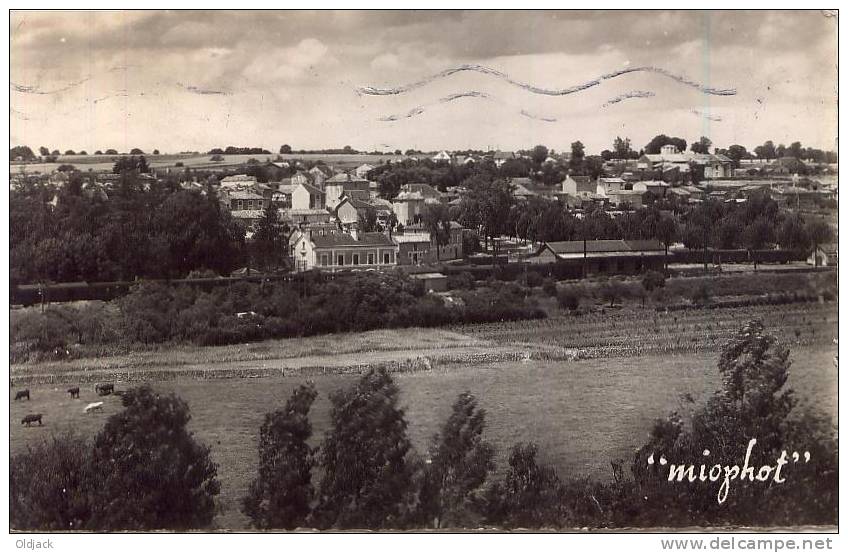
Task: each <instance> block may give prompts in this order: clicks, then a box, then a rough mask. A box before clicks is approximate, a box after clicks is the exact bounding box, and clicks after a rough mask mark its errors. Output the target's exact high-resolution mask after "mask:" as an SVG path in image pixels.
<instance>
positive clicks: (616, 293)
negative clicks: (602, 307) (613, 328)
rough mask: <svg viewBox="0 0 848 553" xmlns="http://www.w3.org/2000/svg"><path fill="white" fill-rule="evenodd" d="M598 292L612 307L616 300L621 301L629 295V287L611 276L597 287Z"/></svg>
mask: <svg viewBox="0 0 848 553" xmlns="http://www.w3.org/2000/svg"><path fill="white" fill-rule="evenodd" d="M598 293H599V294H600V296H601V299H602V300H604V301H608V302H609V304H610V307H612V306H613V305H615V302H616V301H621V300H622V299H624V298H625V297H627V296H628V295H630V289H629V288H628V286H627V285H626V284H625V283H623V282H621V281H620V280H618V279H615V278H611V279H609V280H607V281H606V282H604V283H603V284H602V285H601V287H600V288H599V289H598Z"/></svg>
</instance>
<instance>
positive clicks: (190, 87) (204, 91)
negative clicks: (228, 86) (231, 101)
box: [177, 82, 231, 96]
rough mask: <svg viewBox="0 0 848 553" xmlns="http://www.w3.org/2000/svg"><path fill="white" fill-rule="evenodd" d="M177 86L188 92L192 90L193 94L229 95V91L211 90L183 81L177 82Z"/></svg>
mask: <svg viewBox="0 0 848 553" xmlns="http://www.w3.org/2000/svg"><path fill="white" fill-rule="evenodd" d="M177 86H178V87H180V88H182V89H183V90H187V91H189V92H193V93H194V94H201V95H204V96H205V95H210V96H229V95H230V94H231V93H230V92H227V91H225V90H212V89H209V88H200V87H197V86H194V85H187V84H183V83H179V82H178V83H177Z"/></svg>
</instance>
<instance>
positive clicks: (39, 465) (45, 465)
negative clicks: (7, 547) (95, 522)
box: [9, 434, 96, 532]
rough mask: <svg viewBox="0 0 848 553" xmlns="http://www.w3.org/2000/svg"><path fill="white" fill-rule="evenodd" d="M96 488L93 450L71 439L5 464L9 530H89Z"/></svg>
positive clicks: (55, 440) (46, 444)
mask: <svg viewBox="0 0 848 553" xmlns="http://www.w3.org/2000/svg"><path fill="white" fill-rule="evenodd" d="M95 486H96V482H95V481H94V478H93V475H92V473H91V447H90V444H88V443H87V442H86V441H85V440H83V439H81V438H78V437H76V436H74V435H73V434H63V435H60V436H54V437H53V438H52V439H51V441H49V442H48V441H45V442H43V443H40V444H38V445H36V446H28V447H27V450H26V452H25V453H19V454H17V455H14V456H12V458H11V459H10V464H9V524H10V526H11V527H12V528H13V529H15V530H29V531H40V532H45V531H59V532H66V531H68V530H80V529H87V528H88V525H89V521H90V518H91V500H90V495H91V494H92V493H93V490H94V487H95Z"/></svg>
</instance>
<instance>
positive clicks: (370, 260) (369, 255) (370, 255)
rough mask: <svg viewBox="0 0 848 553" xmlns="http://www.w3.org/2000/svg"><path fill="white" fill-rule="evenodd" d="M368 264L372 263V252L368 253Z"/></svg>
mask: <svg viewBox="0 0 848 553" xmlns="http://www.w3.org/2000/svg"><path fill="white" fill-rule="evenodd" d="M368 264H369V265H373V264H374V254H373V253H369V254H368Z"/></svg>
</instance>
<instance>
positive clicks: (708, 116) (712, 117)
mask: <svg viewBox="0 0 848 553" xmlns="http://www.w3.org/2000/svg"><path fill="white" fill-rule="evenodd" d="M692 113H693V114H695V115H697V116H698V117H703V118H704V119H708V120H710V121H717V122H720V121H722V118H721V116H720V115H712V114H710V113H704V112H703V111H699V110H697V109H693V110H692Z"/></svg>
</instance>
